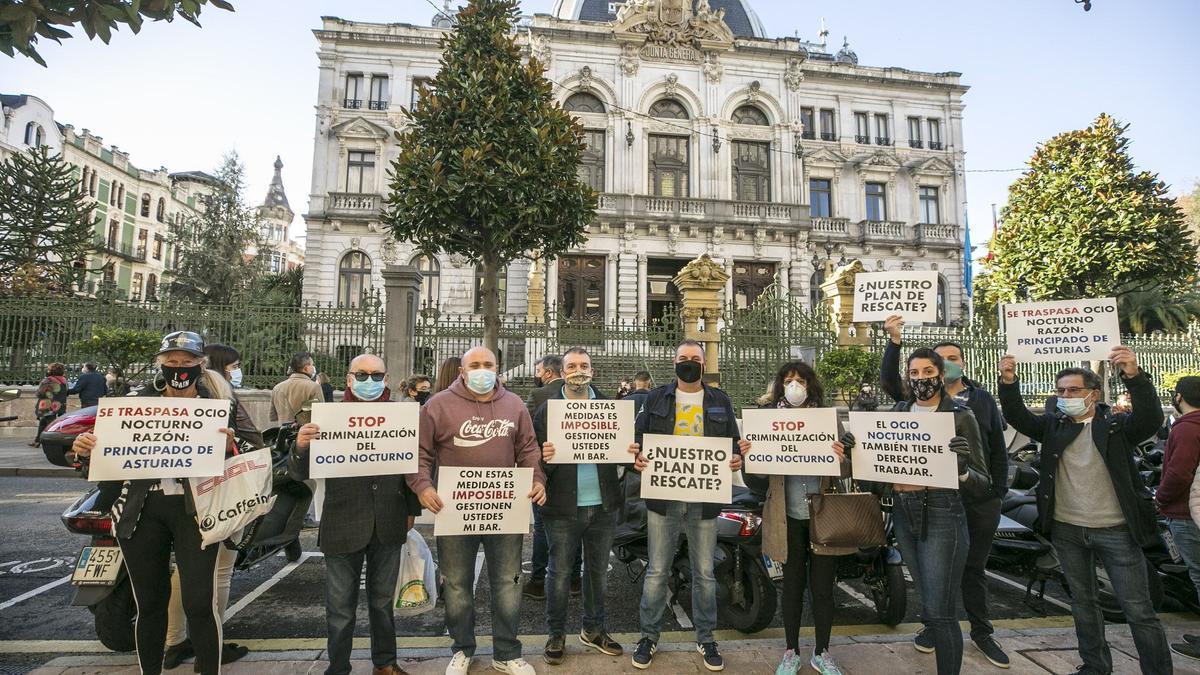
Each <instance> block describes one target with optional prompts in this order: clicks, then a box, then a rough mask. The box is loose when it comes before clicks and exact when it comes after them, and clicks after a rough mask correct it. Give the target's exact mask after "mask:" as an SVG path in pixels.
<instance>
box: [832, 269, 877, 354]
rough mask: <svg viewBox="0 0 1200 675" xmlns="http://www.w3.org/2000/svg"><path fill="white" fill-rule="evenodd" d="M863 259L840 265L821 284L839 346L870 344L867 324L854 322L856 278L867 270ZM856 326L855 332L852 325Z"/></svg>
mask: <svg viewBox="0 0 1200 675" xmlns="http://www.w3.org/2000/svg"><path fill="white" fill-rule="evenodd" d="M865 271H866V270H865V269H864V268H863V265H862V261H860V260H854V261H852V262H850V263H849V264H848V265H844V266H842V267H838V268H837V269H835V270H834V271H833V273H832V274H830V275H827V276H826V278H825V282H824V283H822V284H821V290H822V291H824V293H825V302H827V303H829V310H830V311H829V314H830V322H831V325H832V328H833V330H834V331H835V332H836V333H837V338H838V346H848V345H861V346H864V347H865V346H868V345H870V343H871V336H870V333H869V331H868V330H867V324H865V323H854V279H855V277H856V276H857V275H858V273H859V272H865ZM851 325H853V326H854V334H853V335H852V334H851V333H850V326H851Z"/></svg>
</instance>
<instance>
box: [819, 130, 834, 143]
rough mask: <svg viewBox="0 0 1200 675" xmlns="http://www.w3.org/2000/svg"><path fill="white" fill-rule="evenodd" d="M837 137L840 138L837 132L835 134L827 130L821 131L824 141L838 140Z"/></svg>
mask: <svg viewBox="0 0 1200 675" xmlns="http://www.w3.org/2000/svg"><path fill="white" fill-rule="evenodd" d="M837 139H838V135H837V134H833V133H829V132H825V131H822V132H821V140H823V141H836V140H837Z"/></svg>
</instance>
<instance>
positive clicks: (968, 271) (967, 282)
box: [963, 213, 975, 298]
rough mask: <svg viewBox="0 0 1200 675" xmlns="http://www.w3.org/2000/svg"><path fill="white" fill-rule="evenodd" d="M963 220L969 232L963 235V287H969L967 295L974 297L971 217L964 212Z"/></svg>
mask: <svg viewBox="0 0 1200 675" xmlns="http://www.w3.org/2000/svg"><path fill="white" fill-rule="evenodd" d="M963 220H964V222H965V223H966V227H967V232H966V235H965V236H964V237H963V287H964V288H966V289H967V297H968V298H971V297H974V295H973V293H972V292H971V289H972V285H973V281H974V279H973V277H974V276H975V273H974V268H973V265H974V262H975V261H974V260H972V259H971V218H970V216H969V215H967V214H966V213H964V214H963Z"/></svg>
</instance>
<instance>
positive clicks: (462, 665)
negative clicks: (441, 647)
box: [446, 652, 471, 675]
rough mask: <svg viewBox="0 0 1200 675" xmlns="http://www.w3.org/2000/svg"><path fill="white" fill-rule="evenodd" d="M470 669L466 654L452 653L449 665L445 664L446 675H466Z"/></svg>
mask: <svg viewBox="0 0 1200 675" xmlns="http://www.w3.org/2000/svg"><path fill="white" fill-rule="evenodd" d="M470 669H471V657H469V656H467V653H466V652H454V656H453V657H451V658H450V663H448V664H446V675H467V671H468V670H470Z"/></svg>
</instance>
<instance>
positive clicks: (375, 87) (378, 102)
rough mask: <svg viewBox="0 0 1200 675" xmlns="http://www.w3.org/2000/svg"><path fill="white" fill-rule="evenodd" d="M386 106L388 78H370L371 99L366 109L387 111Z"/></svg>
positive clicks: (381, 76)
mask: <svg viewBox="0 0 1200 675" xmlns="http://www.w3.org/2000/svg"><path fill="white" fill-rule="evenodd" d="M387 105H388V76H387V75H372V76H371V99H370V100H369V101H368V102H367V107H368V108H369V109H371V110H387Z"/></svg>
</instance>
